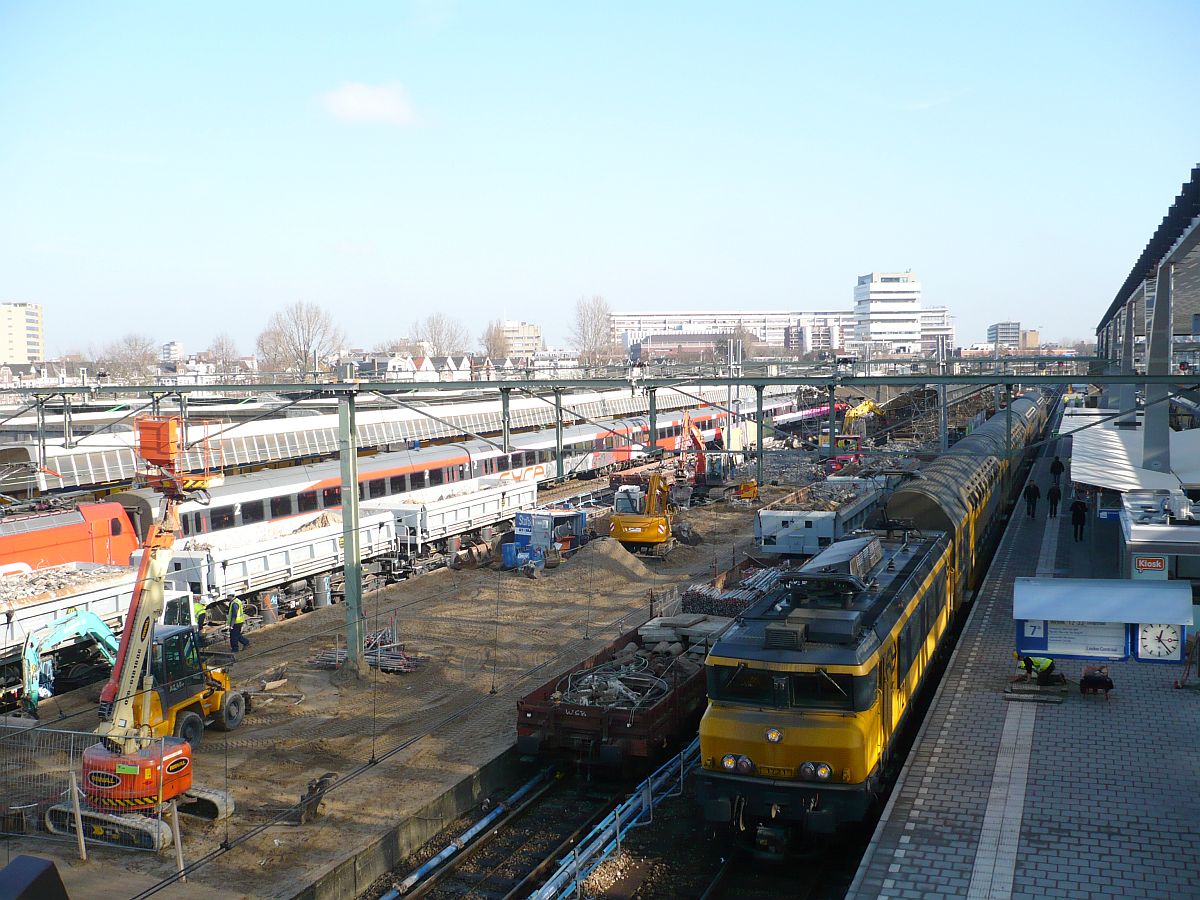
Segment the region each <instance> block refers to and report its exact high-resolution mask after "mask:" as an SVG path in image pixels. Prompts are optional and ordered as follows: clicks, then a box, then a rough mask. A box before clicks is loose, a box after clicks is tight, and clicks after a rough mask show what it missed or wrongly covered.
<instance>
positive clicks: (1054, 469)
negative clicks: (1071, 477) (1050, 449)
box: [1050, 456, 1067, 484]
mask: <svg viewBox="0 0 1200 900" xmlns="http://www.w3.org/2000/svg"><path fill="white" fill-rule="evenodd" d="M1066 468H1067V467H1066V466H1064V465H1063V461H1062V460H1061V459H1059V458H1058V457H1057V456H1056V457H1054V462H1052V463H1050V477H1051V478H1053V479H1054V483H1055V484H1058V483H1059V482H1061V481H1062V473H1063V471H1064V470H1065V469H1066Z"/></svg>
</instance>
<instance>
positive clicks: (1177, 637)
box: [1137, 624, 1183, 662]
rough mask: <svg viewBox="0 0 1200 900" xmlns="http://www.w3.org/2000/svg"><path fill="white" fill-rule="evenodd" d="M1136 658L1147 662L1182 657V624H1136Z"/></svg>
mask: <svg viewBox="0 0 1200 900" xmlns="http://www.w3.org/2000/svg"><path fill="white" fill-rule="evenodd" d="M1137 655H1138V659H1140V660H1145V661H1147V662H1179V661H1180V660H1182V659H1183V626H1182V625H1150V624H1143V625H1138V626H1137Z"/></svg>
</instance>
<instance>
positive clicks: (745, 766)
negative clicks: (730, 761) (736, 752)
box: [737, 756, 754, 775]
mask: <svg viewBox="0 0 1200 900" xmlns="http://www.w3.org/2000/svg"><path fill="white" fill-rule="evenodd" d="M737 770H738V774H740V775H749V774H750V773H751V772H753V771H754V761H753V760H751V759H750V757H748V756H739V757H738V758H737Z"/></svg>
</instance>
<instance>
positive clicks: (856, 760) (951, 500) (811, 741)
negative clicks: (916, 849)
mask: <svg viewBox="0 0 1200 900" xmlns="http://www.w3.org/2000/svg"><path fill="white" fill-rule="evenodd" d="M1046 419H1047V404H1046V402H1045V400H1044V399H1043V398H1042V397H1041V396H1038V395H1030V396H1025V397H1021V398H1018V399H1017V400H1015V401H1014V402H1013V405H1012V411H1011V421H1012V431H1011V433H1008V434H1009V436H1008V437H1007V438H1006V433H1007V432H1006V428H1007V423H1008V420H1009V416H1008V415H1006V414H1004V413H1001V414H1000V415H998V416H993V417H992V419H990V420H989V421H988V422H987V423H985V424H984V425H983V426H981V427H980V428H979V429H977V430H976V431H975V432H974V433H973V434H972V435H970V436H968V437H967V438H964V439H963V440H962V441H960V442H959V443H957V444H956V445H955V446H954V447H953V448H952V449H951V450H950V451H949V452H948V453H946V454H943V455H942V456H941V457H939V458H938V459H937V460H935V461H933V462H931V463H930V464H929V465H927V466H926V467H925V468H924V469H923V470H922V471H921V472H920V473H919V475H918V476H917V477H916V478H915V479H913V480H912V481H910V482H908V483H906V484H905V485H903V486H902V487H900V488H898V489H897V490H896V491H895V492H894V493H893V495H892V497H891V498H890V500H889V502H888V506H887V518H888V520H889V522H890V527H891V529H892V530H890V531H888V532H887V536H881V535H869V536H862V537H855V538H851V539H849V540H845V541H840V542H838V543H835V544H833V545H831V546H830V547H828V548H826V549H825V550H824V551H822V552H821V553H820V554H818V555H817V556H815V557H813V558H812V559H811V560H809V561H808V563H806V564H805V565H804V566H803V567H802V568H801V569H800V570H798V571H791V572H789V571H786V570H780V575H779V577H778V581H777V583H776V585H775V587H774V589H773V590H771V591H770V592H769V593H768V594H767V595H766V596H765V597H764V598H763V599H761V600H759V601H758V602H757V603H756V604H755V605H753V606H752V607H750V609H749V610H747V612H746V613H744V614H743V615H742V616H741V617H739V619H738V620H737V621H736V622H735V624H734V625H733V626H732V627H731V628H730V629H729V631H727V632H726V633H725V634H724V635H723V636H722V637H721V638H720V639H719V640H718V641H717V643H716V644H715V645H714V647H713V649H712V651H711V652H710V654H709V656H708V660H707V666H708V696H709V706H708V710H707V711H706V712H705V715H704V718H703V720H702V721H701V723H700V757H701V759H700V771H699V773H698V777H697V793H698V797H699V799H700V801H701V805H702V808H703V811H704V816H705V818H706V819H707V820H708V821H710V822H713V823H717V824H724V825H732V826H733V828H734V829H735V831H736V832H738V833H739V834H741V835H742V836H743V837H745V838H748V839H749V840H751V841H752V843H753V844H754V846H755V848H756V850H757V851H758V852H759V853H761V854H763V855H768V856H778V855H781V854H782V853H783V852H784V850H785V849H786V847H787V845H788V843H789V841H790V840H791V839H792V838H794V837H795V836H796V835H797V834H799V833H802V832H805V831H807V832H813V833H830V832H832V831H834V830H835V829H836V828H837V827H838V826H839V825H842V824H845V823H852V822H859V821H861V820H862V819H863V818H864V817H865V816H866V814H867V811H868V809H869V808H870V806H871V804H872V803H873V802H874V800H875V799H876V798H877V797H878V796H879V795H880V793H881V792H882V791H883V790H884V789H885V788H886V786H887V776H886V773H887V771H888V770H887V763H888V762H889V755H890V753H891V752H892V751H894V749H895V742H896V737H897V731H898V729H899V727H900V726H901V724H902V723H903V721H904V717H905V715H906V714H907V712H908V710H909V709H910V707H911V704H912V700H913V697H914V695H915V694H916V692H917V690H918V689H919V687H920V686H921V684H922V681H923V680H924V677H925V675H926V673H927V671H928V670H929V665H930V662H931V660H932V658H933V656H934V654H935V652H936V651H937V650H938V649H939V648H940V647H941V646H942V644H943V639H944V637H945V635H946V633H947V632H948V631H949V630H950V626H951V623H952V622H953V619H954V616H955V614H956V611H957V609H958V608H959V607H960V606H961V605H962V603H963V601H964V600H965V599H966V598H967V597H968V596H969V593H968V592H969V591H971V590H973V589H974V587H975V586H976V585H977V584H978V582H979V581H980V580H982V577H983V574H984V563H985V560H986V552H987V548H986V547H985V546H984V545H985V544H987V543H989V542H994V541H995V539H996V538H997V537H998V535H999V531H1000V526H1001V524H1002V519H1003V516H1002V511H1003V509H1004V506H1005V502H1006V500H1007V499H1009V498H1011V496H1012V495H1013V494H1014V493H1015V491H1016V489H1017V487H1018V485H1019V479H1018V478H1017V477H1015V476H1016V472H1017V470H1018V469H1019V465H1020V462H1021V460H1022V459H1023V458H1024V457H1025V455H1026V454H1025V450H1024V448H1025V447H1026V446H1027V444H1029V443H1030V442H1031V441H1032V440H1034V439H1035V438H1036V437H1037V436H1038V434H1040V432H1041V430H1042V428H1043V426H1044V425H1045V422H1046ZM1006 447H1011V449H1012V450H1013V451H1014V452H1013V453H1012V454H1008V453H1006V452H1005V451H1006ZM1006 460H1007V462H1006ZM1006 488H1007V494H1006V492H1005V491H1006Z"/></svg>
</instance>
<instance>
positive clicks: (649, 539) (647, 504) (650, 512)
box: [609, 473, 693, 557]
mask: <svg viewBox="0 0 1200 900" xmlns="http://www.w3.org/2000/svg"><path fill="white" fill-rule="evenodd" d="M609 534H610V535H611V536H612V537H614V538H616V539H617V540H618V541H620V542H621V546H623V547H624V548H625V549H626V550H629V551H631V552H633V553H644V554H646V555H649V556H658V557H663V556H666V555H667V554H668V553H670V552H671V549H672V548H673V547H674V546H675V543H676V541H675V537H676V535H678V536H679V537H680V539H682V540H683V541H684V543H690V542H692V539H693V537H692V533H691V530H690V529H689V528H688V527H687V526H686V525H685V524H684V523H682V522H678V521H677V520H676V517H675V511H674V509H673V508H672V506H671V502H670V484H669V483H668V482H667V479H665V478H663V477H662V475H660V474H658V473H655V474H654V475H651V476H650V482H649V484H648V485H647V486H646V490H645V491H643V490H642V489H641V487H640V486H638V485H633V484H627V485H623V486H621V487H619V488H617V493H616V495H615V496H614V497H613V511H612V519H611V525H610V526H609Z"/></svg>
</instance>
